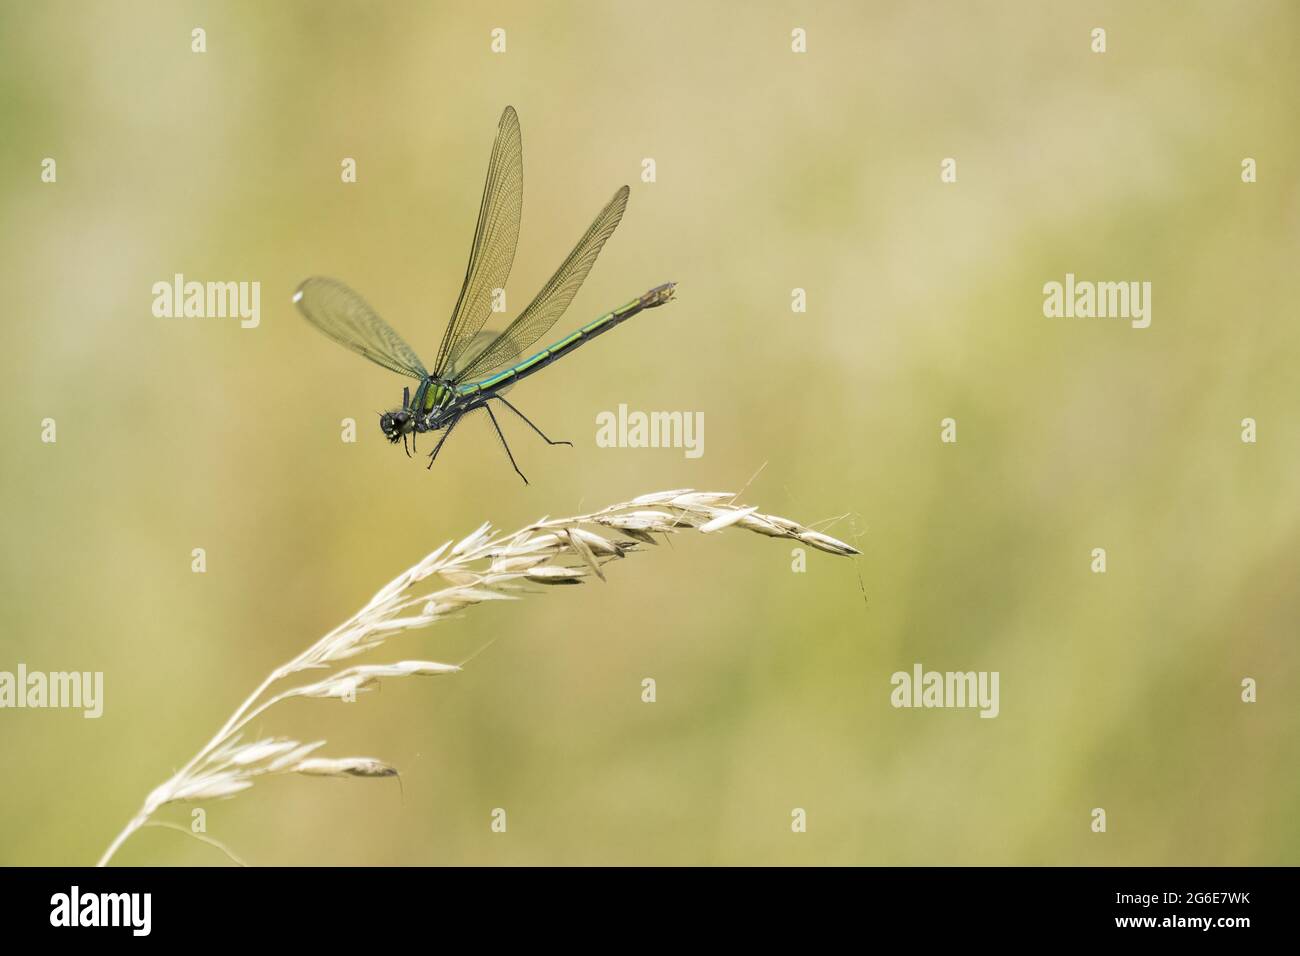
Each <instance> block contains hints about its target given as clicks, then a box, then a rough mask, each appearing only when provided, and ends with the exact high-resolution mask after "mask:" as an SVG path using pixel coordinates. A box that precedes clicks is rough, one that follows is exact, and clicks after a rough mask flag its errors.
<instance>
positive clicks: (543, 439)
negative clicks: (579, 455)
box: [492, 395, 573, 448]
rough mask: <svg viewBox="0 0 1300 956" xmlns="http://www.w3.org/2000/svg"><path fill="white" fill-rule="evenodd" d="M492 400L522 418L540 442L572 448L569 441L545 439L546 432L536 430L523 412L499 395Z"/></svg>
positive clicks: (571, 443)
mask: <svg viewBox="0 0 1300 956" xmlns="http://www.w3.org/2000/svg"><path fill="white" fill-rule="evenodd" d="M492 398H495V399H496V400H497V401H498V402H500V403H501V404H502V405H504V406H505V407H506V408H508V409H510V410H511V411H512V412H514V413H515V414H516V415H518V416H519V417H520V418H522V419H523V420H524V422H525V423H526V424H527V425H528V427H529V428H531V429H532V430H533V431H535V432H537V434H539V435H541V436H542V441H544V442H546V444H548V445H568V446H569V447H570V448H572V447H573V442H571V441H552V440H551V439H549V438H547V437H546V432H544V431H542V430H541V429H540V428H538V427H537V426H536V425H534V424H533V423H532V422H531V421H529V420H528V416H527V415H525V414H524V413H523V412H521V411H520V410H519V409H517V408H515V407H514V406H513V405H511V404H510V403H509V402H507V401H506V400H505V399H504V398H502V397H501V396H500V395H493V396H492Z"/></svg>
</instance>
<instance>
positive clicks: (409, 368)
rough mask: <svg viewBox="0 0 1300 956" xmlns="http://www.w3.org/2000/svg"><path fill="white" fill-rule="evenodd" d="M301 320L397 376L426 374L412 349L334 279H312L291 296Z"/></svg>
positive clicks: (364, 302) (361, 300)
mask: <svg viewBox="0 0 1300 956" xmlns="http://www.w3.org/2000/svg"><path fill="white" fill-rule="evenodd" d="M293 301H294V302H295V303H296V304H297V306H298V310H299V311H300V312H302V314H303V317H304V318H306V319H307V321H308V322H310V323H311V324H312V325H314V326H316V328H318V329H320V330H321V331H322V332H324V333H325V334H326V335H328V336H329V337H330V338H332V339H333V340H334V341H335V342H338V343H339V344H340V345H342V346H344V347H346V348H349V349H351V350H352V351H354V352H356V353H357V354H358V355H364V356H365V357H366V358H368V359H370V361H372V362H374V363H375V364H376V365H382V366H383V367H384V368H386V369H391V370H392V371H394V372H397V373H398V374H399V375H409V376H410V377H411V378H424V377H425V376H426V375H427V374H428V373H427V372H426V371H425V370H424V363H423V362H421V361H420V357H419V356H418V355H416V354H415V350H414V349H413V348H411V347H410V346H409V345H407V344H406V342H405V341H403V339H402V337H401V336H400V335H398V334H397V333H396V332H395V331H393V327H392V326H390V325H389V324H388V323H387V322H385V321H384V320H383V319H381V318H380V317H379V314H378V313H377V312H375V310H374V309H372V308H371V307H370V306H369V305H368V304H366V300H365V299H363V298H361V296H360V295H358V294H357V293H356V292H354V291H352V289H350V288H348V287H347V286H346V285H344V284H343V283H342V282H339V281H338V280H337V279H327V278H323V277H320V276H314V277H312V278H310V279H308V280H307V281H305V282H304V283H303V284H302V285H300V286H298V291H297V292H295V293H294V294H293Z"/></svg>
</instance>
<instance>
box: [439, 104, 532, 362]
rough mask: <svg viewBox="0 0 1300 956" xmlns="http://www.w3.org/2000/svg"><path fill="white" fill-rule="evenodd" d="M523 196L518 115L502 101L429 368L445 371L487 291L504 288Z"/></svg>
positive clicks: (479, 323)
mask: <svg viewBox="0 0 1300 956" xmlns="http://www.w3.org/2000/svg"><path fill="white" fill-rule="evenodd" d="M523 201H524V148H523V142H522V140H521V138H520V135H519V117H518V116H516V115H515V111H514V107H511V106H507V107H506V108H505V112H503V113H502V114H501V121H500V123H498V124H497V138H496V142H495V143H494V144H493V145H492V157H491V158H490V159H489V160H488V172H487V182H486V183H484V185H483V201H482V203H481V204H480V206H479V211H478V225H477V226H476V227H475V229H474V243H473V245H471V246H470V251H469V265H468V266H467V267H466V269H465V282H464V284H463V285H462V286H461V288H460V298H458V299H457V300H456V308H455V309H453V310H452V313H451V321H450V322H448V323H447V331H446V332H445V333H443V336H442V344H441V345H440V346H439V347H438V360H437V361H436V362H435V363H434V372H435V374H436V375H438V376H445V375H446V373H447V371H448V370H449V369H450V368H452V367H453V366H455V365H456V363H457V361H458V360H460V359H461V357H462V355H463V354H464V353H465V349H466V347H467V346H468V345H469V343H470V342H471V341H473V339H474V336H475V335H477V334H478V332H479V330H480V329H482V328H483V324H484V323H485V322H486V321H487V317H488V313H489V311H490V310H491V308H492V291H493V290H494V289H504V288H505V285H506V279H507V278H509V276H510V267H511V266H512V265H513V264H514V261H515V246H516V244H517V243H518V242H519V219H520V215H521V213H522V211H523Z"/></svg>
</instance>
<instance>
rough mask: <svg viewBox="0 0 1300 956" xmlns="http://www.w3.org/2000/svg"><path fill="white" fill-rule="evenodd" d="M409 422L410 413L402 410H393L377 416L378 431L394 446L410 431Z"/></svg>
mask: <svg viewBox="0 0 1300 956" xmlns="http://www.w3.org/2000/svg"><path fill="white" fill-rule="evenodd" d="M410 422H411V413H410V412H408V411H407V410H406V409H404V408H398V409H394V410H393V411H391V412H384V413H383V414H382V415H380V416H379V430H380V431H381V432H383V433H384V437H385V438H387V439H388V440H389V441H390V442H392V443H393V444H394V445H396V444H397V443H398V442H399V441H401V440H402V435H403V434H404V433H406V432H408V431H410V428H409V425H410Z"/></svg>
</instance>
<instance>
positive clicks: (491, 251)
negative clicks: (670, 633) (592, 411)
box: [293, 106, 674, 484]
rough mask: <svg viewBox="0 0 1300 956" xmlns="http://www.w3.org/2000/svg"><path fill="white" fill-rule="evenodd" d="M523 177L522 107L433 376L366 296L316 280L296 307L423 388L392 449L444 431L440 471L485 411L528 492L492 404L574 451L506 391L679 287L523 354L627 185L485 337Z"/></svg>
mask: <svg viewBox="0 0 1300 956" xmlns="http://www.w3.org/2000/svg"><path fill="white" fill-rule="evenodd" d="M523 169H524V160H523V146H522V143H521V140H520V135H519V118H518V117H517V116H516V115H515V111H514V109H513V108H512V107H509V106H507V107H506V109H505V112H504V113H502V114H501V122H500V123H499V124H498V126H497V138H496V142H495V143H494V144H493V146H492V157H491V159H490V160H489V161H488V173H487V184H486V185H485V186H484V187H483V201H482V203H481V205H480V207H479V213H478V226H477V227H476V228H475V230H474V243H473V245H471V246H470V253H469V266H468V268H467V269H466V270H465V282H464V284H463V285H462V286H461V290H460V297H459V298H458V299H457V300H456V307H455V308H454V309H453V310H452V313H451V321H450V322H448V324H447V330H446V332H444V333H443V336H442V345H441V346H439V348H438V356H437V360H436V361H435V362H434V363H433V368H432V370H429V369H426V367H425V365H424V363H423V362H422V361H420V357H419V356H418V355H416V353H415V350H414V349H412V348H411V347H410V346H409V345H407V344H406V342H405V341H404V340H403V339H402V337H401V336H400V335H398V334H397V333H396V332H395V331H393V328H392V326H390V325H389V324H388V323H387V322H385V321H384V320H383V319H382V318H380V317H379V315H378V314H377V313H376V312H375V310H374V309H372V308H371V307H370V306H369V305H367V304H366V301H365V300H364V299H363V298H361V296H359V295H358V294H357V293H356V292H354V291H352V289H350V288H348V287H347V286H346V285H344V284H343V283H342V282H339V281H338V280H336V279H326V278H320V277H317V278H311V279H308V280H307V281H305V282H304V283H303V284H302V285H300V286H299V287H298V291H297V292H295V293H294V295H293V301H294V302H296V303H297V304H298V308H299V309H300V310H301V311H302V314H303V315H304V316H305V317H306V318H307V321H309V322H311V323H312V324H313V325H315V326H316V327H317V328H318V329H320V330H321V331H322V332H324V333H325V334H326V335H328V336H329V337H330V338H332V339H333V340H334V341H336V342H338V343H339V344H340V345H344V346H346V347H347V348H349V349H351V350H352V351H354V352H357V353H358V354H360V355H364V356H365V357H366V358H368V359H370V361H372V362H375V363H376V364H378V365H382V366H383V367H384V368H387V369H390V370H391V371H394V372H397V373H398V374H399V375H405V376H408V377H410V378H413V379H415V380H416V381H417V382H418V383H419V384H417V385H416V386H415V393H414V395H412V394H411V387H410V386H407V387H406V388H404V389H402V406H401V408H395V409H393V410H392V411H387V412H384V413H382V414H381V415H380V416H379V427H380V430H381V431H383V433H384V437H386V438H387V439H388V440H389V441H390V442H392V443H393V444H397V443H398V442H401V443H402V446H403V447H404V448H405V447H407V441H408V438H409V440H410V448H407V455H410V453H411V448H414V447H415V440H416V436H417V435H419V434H422V433H424V432H432V431H440V430H442V431H443V435H442V437H441V438H439V439H438V443H437V444H436V445H435V446H434V448H433V451H431V452H430V453H429V467H430V468H432V467H433V462H434V461H435V460H436V459H437V457H438V452H439V451H441V450H442V446H443V445H444V444H446V442H447V439H448V438H449V437H451V433H452V430H453V429H454V428H455V427H456V425H457V424H458V423H459V422H460V421H461V419H463V418H464V417H465V416H466V415H468V414H470V413H471V412H476V411H480V410H482V411H484V412H486V413H487V417H488V419H490V420H491V422H492V427H493V428H494V429H496V433H497V436H498V437H499V438H500V439H501V444H502V446H503V447H504V448H505V451H506V456H507V457H508V458H509V459H510V464H511V465H512V466H513V467H514V469H515V472H516V473H517V474H518V475H519V477H520V478H523V479H524V483H525V484H527V483H528V479H527V478H525V477H524V473H523V472H522V471H520V470H519V465H518V464H516V462H515V456H514V455H513V454H512V453H511V451H510V446H509V444H507V443H506V439H505V435H504V434H503V433H502V431H501V425H500V424H499V423H498V421H497V417H496V415H495V414H494V413H493V411H492V404H493V403H496V404H497V406H498V410H500V408H507V409H509V410H510V411H511V412H513V413H514V414H515V415H516V416H518V417H519V418H520V419H522V420H523V421H524V422H525V423H527V424H528V426H529V427H530V428H532V430H533V431H535V432H537V434H538V435H541V437H542V438H543V439H545V441H546V442H547V444H550V445H571V444H572V443H571V442H563V441H552V440H551V439H550V438H547V437H546V434H545V433H544V432H543V431H542V430H541V429H540V428H538V427H537V426H536V425H534V424H533V423H532V422H531V421H529V420H528V418H527V417H526V416H525V415H524V413H523V412H521V411H519V409H517V408H515V406H514V405H512V404H510V402H508V401H507V400H506V399H505V397H504V395H503V394H502V393H503V392H505V391H506V390H507V389H508V388H509V387H510V386H512V385H514V384H515V383H516V382H518V381H520V380H521V379H523V378H526V377H528V376H529V375H532V374H533V373H534V372H539V371H541V370H542V369H544V368H546V366H548V365H550V364H551V363H552V362H554V361H555V360H556V359H558V358H560V357H562V356H565V355H568V354H569V353H570V352H572V351H574V350H575V349H577V348H578V347H579V346H581V345H583V344H585V343H586V342H589V341H591V340H592V339H594V338H595V337H596V336H598V335H600V334H601V333H602V332H607V331H608V330H610V329H612V328H613V327H614V326H616V325H618V324H619V323H620V322H625V321H626V320H628V319H630V318H631V317H632V316H634V315H636V314H637V313H638V312H641V311H643V310H645V309H653V308H655V307H656V306H660V305H663V304H664V303H665V302H668V301H669V300H670V299H671V298H672V295H673V287H674V284H673V283H671V282H668V283H665V284H663V285H660V286H656V287H655V288H653V289H651V290H650V291H649V292H647V293H645V294H644V295H642V296H638V297H637V298H635V299H633V300H631V301H630V302H626V303H624V304H623V305H621V306H619V307H618V308H616V309H614V310H613V311H612V312H606V313H605V314H604V315H602V316H600V317H599V318H596V319H593V320H592V321H590V322H588V323H587V324H586V325H584V326H582V328H580V329H578V330H577V331H575V332H572V333H571V334H569V335H567V336H565V337H564V338H562V339H560V340H559V341H557V342H554V343H552V344H551V345H549V346H547V347H546V348H544V349H542V350H541V351H540V352H537V353H536V354H534V355H531V356H529V357H528V358H525V359H523V360H522V361H521V360H520V356H522V355H523V354H524V352H525V351H526V350H527V349H529V348H531V347H532V346H534V345H535V344H536V343H537V341H538V339H540V338H541V337H542V336H543V335H545V334H546V333H547V332H548V331H549V330H550V328H551V326H553V325H554V324H555V323H556V321H557V320H558V319H559V318H560V316H561V315H563V314H564V310H565V309H567V308H568V306H569V303H570V302H571V301H572V300H573V297H574V296H575V295H576V294H577V292H578V289H579V288H580V287H581V286H582V281H583V279H585V278H586V277H587V273H588V272H590V271H591V267H592V265H593V264H594V263H595V261H596V257H597V256H598V255H599V254H600V250H601V248H602V247H603V246H604V245H605V240H606V239H608V238H609V237H610V235H611V234H612V233H613V232H614V228H615V227H616V226H617V225H618V223H619V220H620V219H622V218H623V210H624V209H626V208H627V197H628V188H627V186H624V187H623V188H622V189H620V190H619V191H618V192H616V193H615V194H614V198H613V199H611V200H610V201H609V204H608V205H606V206H605V208H604V209H602V210H601V211H600V215H598V216H597V217H596V219H595V221H593V222H592V224H591V226H589V227H588V229H587V231H586V232H585V233H583V236H582V238H581V239H579V240H578V244H577V245H576V246H574V247H573V251H572V252H570V253H569V255H568V257H567V258H566V259H565V260H564V261H563V262H562V263H560V267H559V268H558V269H556V270H555V274H554V275H553V276H551V278H550V281H548V282H547V283H546V285H544V286H542V290H541V291H540V292H538V293H537V296H536V297H535V298H534V299H533V301H532V302H531V303H529V305H528V307H527V308H525V309H524V310H523V311H522V312H521V313H519V316H518V317H517V318H516V319H515V320H514V321H513V322H511V323H510V324H509V325H507V326H506V328H505V330H504V331H502V332H500V333H490V332H485V331H483V326H484V325H485V324H486V323H487V319H488V315H489V313H490V312H491V311H492V307H493V303H494V301H495V300H496V299H497V297H499V296H501V295H502V294H503V289H504V287H505V284H506V279H507V277H508V276H509V275H510V267H511V265H513V264H514V258H515V245H516V243H517V241H518V239H519V219H520V212H521V209H522V207H523V184H524V171H523Z"/></svg>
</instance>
